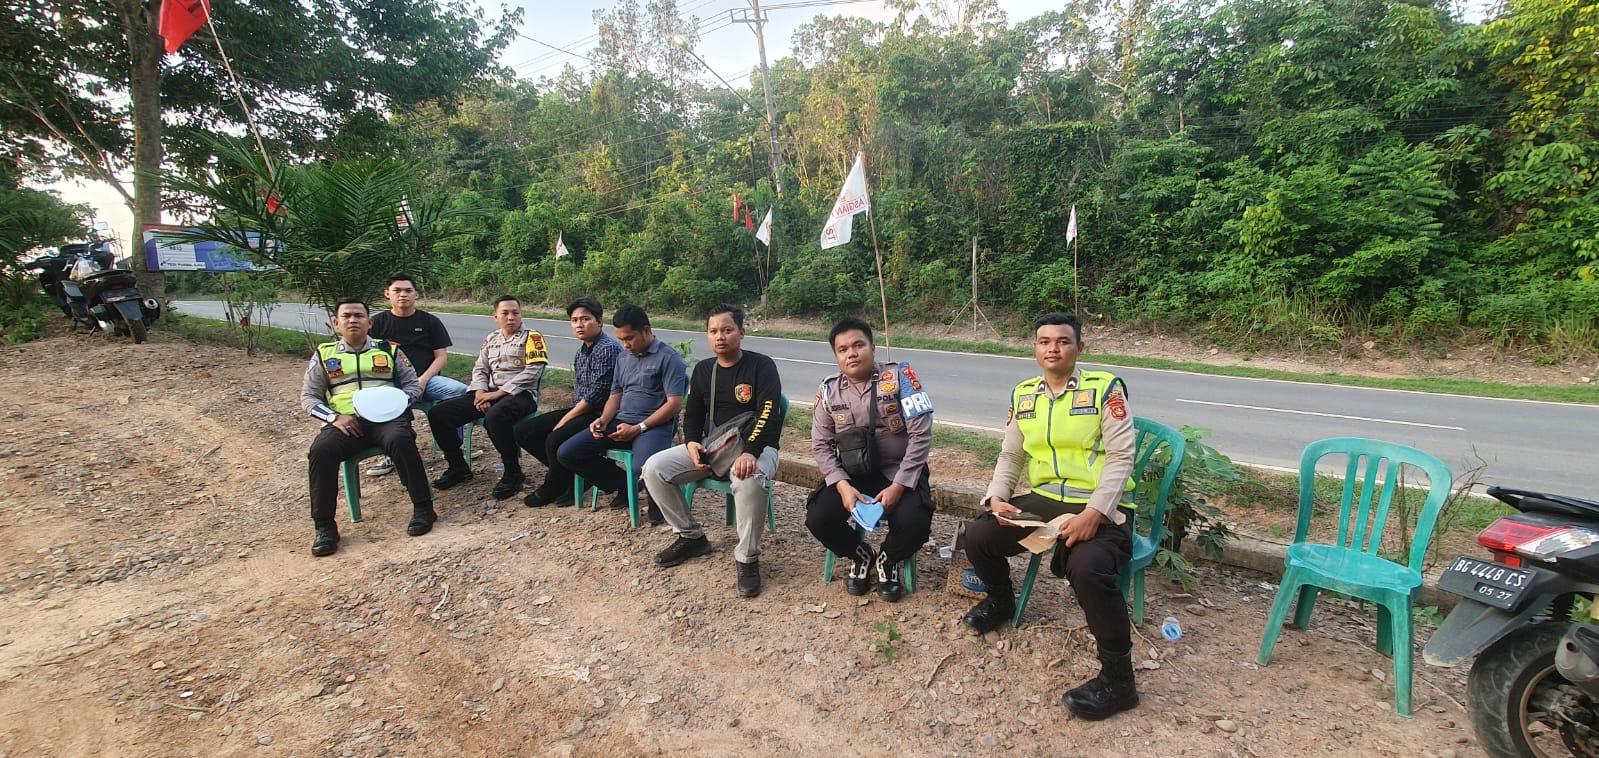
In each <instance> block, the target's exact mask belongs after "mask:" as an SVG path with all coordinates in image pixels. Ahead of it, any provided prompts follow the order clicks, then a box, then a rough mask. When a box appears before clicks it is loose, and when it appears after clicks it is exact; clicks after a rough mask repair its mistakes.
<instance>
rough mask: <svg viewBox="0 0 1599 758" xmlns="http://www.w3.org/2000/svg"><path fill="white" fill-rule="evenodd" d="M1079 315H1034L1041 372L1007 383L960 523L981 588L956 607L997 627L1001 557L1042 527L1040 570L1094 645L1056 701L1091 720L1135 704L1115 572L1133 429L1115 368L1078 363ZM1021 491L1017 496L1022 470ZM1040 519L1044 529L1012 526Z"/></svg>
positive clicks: (1126, 512)
mask: <svg viewBox="0 0 1599 758" xmlns="http://www.w3.org/2000/svg"><path fill="white" fill-rule="evenodd" d="M1082 335H1083V332H1082V324H1081V323H1079V322H1078V320H1077V317H1076V316H1074V315H1072V314H1069V313H1049V314H1045V315H1043V316H1040V317H1039V318H1038V320H1037V321H1036V322H1034V324H1033V357H1034V358H1035V359H1036V360H1037V361H1038V365H1039V367H1041V368H1042V369H1043V370H1044V373H1043V375H1042V376H1038V377H1034V378H1032V379H1028V380H1027V381H1024V382H1022V383H1021V384H1018V385H1016V387H1015V389H1013V390H1012V391H1011V396H1010V418H1009V419H1008V420H1007V421H1006V423H1005V441H1004V443H1003V445H1002V447H1001V450H1000V454H999V460H998V462H997V463H996V464H995V466H994V477H993V479H992V481H990V482H989V485H988V492H987V494H986V496H985V497H984V499H983V503H984V506H985V508H986V509H987V510H988V513H987V514H985V515H983V516H982V517H980V518H978V519H977V520H975V521H973V522H972V523H971V525H970V526H968V527H967V530H966V554H967V557H968V558H970V559H971V562H972V568H974V569H976V571H977V576H978V578H980V579H982V581H983V585H984V586H985V588H986V589H987V592H988V597H986V598H984V599H983V601H982V602H980V603H978V604H977V606H976V607H974V608H972V610H971V611H970V612H969V613H967V614H966V619H965V622H966V625H967V626H968V627H971V628H972V630H974V631H975V632H977V633H983V632H988V631H992V630H994V629H998V628H999V627H1000V626H1002V625H1004V624H1005V622H1007V621H1009V620H1010V619H1011V617H1012V616H1014V615H1015V613H1016V600H1015V593H1014V591H1013V590H1012V588H1011V579H1010V563H1009V561H1008V558H1009V557H1010V556H1013V555H1016V554H1018V553H1020V552H1022V551H1023V550H1024V549H1026V548H1024V547H1023V546H1022V545H1021V544H1019V543H1020V541H1021V540H1022V539H1024V538H1027V537H1029V536H1032V535H1033V533H1034V531H1035V530H1039V531H1043V532H1044V534H1043V535H1040V536H1049V535H1050V531H1051V530H1052V529H1057V530H1058V533H1055V534H1053V535H1052V536H1053V537H1054V538H1055V539H1056V540H1057V542H1056V543H1055V546H1054V549H1055V558H1054V560H1053V561H1052V563H1051V569H1052V570H1053V571H1054V572H1055V573H1056V575H1057V576H1061V575H1063V576H1065V577H1066V578H1067V579H1068V580H1069V581H1070V582H1071V586H1072V590H1073V591H1074V592H1076V594H1077V602H1078V603H1079V604H1080V605H1081V606H1082V609H1083V616H1084V618H1085V619H1086V620H1087V622H1088V630H1089V632H1090V633H1092V634H1093V635H1094V641H1095V642H1096V643H1098V647H1099V663H1100V671H1099V675H1098V676H1096V677H1094V678H1093V679H1091V680H1089V681H1088V682H1085V683H1084V684H1082V685H1081V686H1078V687H1076V688H1074V689H1072V690H1070V691H1068V692H1067V693H1066V694H1065V695H1064V696H1063V697H1062V698H1061V701H1062V702H1063V703H1064V704H1065V706H1066V707H1067V708H1068V709H1069V710H1070V711H1071V712H1072V713H1073V714H1075V715H1076V716H1077V717H1079V718H1083V719H1088V720H1096V719H1103V718H1106V717H1108V716H1112V715H1115V714H1117V713H1120V712H1122V711H1125V710H1128V709H1130V708H1133V707H1135V706H1137V705H1138V691H1137V689H1135V687H1134V683H1133V659H1132V649H1133V643H1132V626H1131V624H1130V623H1129V622H1128V619H1127V603H1126V602H1125V601H1124V600H1123V599H1122V594H1121V591H1120V590H1119V589H1117V587H1116V575H1117V572H1118V571H1119V570H1120V569H1121V567H1122V566H1124V565H1126V563H1127V561H1128V560H1129V559H1130V558H1131V557H1132V528H1133V504H1132V503H1130V502H1123V500H1122V498H1123V496H1124V495H1125V494H1126V493H1127V492H1129V491H1130V490H1131V489H1132V487H1133V481H1132V472H1133V464H1134V447H1135V445H1136V443H1137V432H1136V431H1135V430H1134V428H1133V416H1132V412H1131V411H1129V410H1128V408H1127V390H1126V387H1125V386H1124V385H1123V383H1122V380H1121V379H1120V378H1118V377H1117V376H1116V375H1114V374H1111V373H1109V372H1104V371H1086V370H1081V369H1078V368H1077V356H1078V354H1079V353H1080V352H1081V351H1082V347H1083V343H1082ZM1024 468H1025V470H1026V474H1027V481H1028V482H1029V483H1030V484H1031V487H1032V491H1031V492H1029V493H1026V494H1022V495H1016V494H1015V492H1016V484H1017V480H1018V479H1019V478H1020V476H1021V474H1022V472H1023V469H1024ZM1012 519H1015V520H1018V521H1042V522H1046V523H1051V524H1052V526H1051V527H1033V528H1029V527H1024V526H1017V525H1016V524H1015V523H1014V522H1013V521H1012Z"/></svg>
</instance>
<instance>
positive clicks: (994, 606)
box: [962, 585, 1016, 634]
mask: <svg viewBox="0 0 1599 758" xmlns="http://www.w3.org/2000/svg"><path fill="white" fill-rule="evenodd" d="M1015 616H1016V596H1015V595H1013V594H1011V588H1010V585H1005V586H1003V587H998V586H995V587H989V588H988V596H987V597H985V598H983V599H982V601H981V602H979V603H978V604H977V605H974V606H972V609H971V610H970V611H967V612H966V618H965V619H962V621H963V622H964V623H965V624H966V628H968V629H970V630H972V631H973V632H974V633H976V634H987V633H988V632H992V631H994V630H995V629H998V628H1000V627H1002V626H1004V625H1006V624H1008V623H1010V622H1011V619H1013V618H1015Z"/></svg>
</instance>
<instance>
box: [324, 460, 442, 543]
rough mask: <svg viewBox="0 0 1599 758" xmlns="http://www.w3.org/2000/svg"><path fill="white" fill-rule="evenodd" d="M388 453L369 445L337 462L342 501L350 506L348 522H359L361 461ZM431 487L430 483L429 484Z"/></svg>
mask: <svg viewBox="0 0 1599 758" xmlns="http://www.w3.org/2000/svg"><path fill="white" fill-rule="evenodd" d="M383 455H388V453H385V452H383V448H381V447H369V448H367V449H365V450H362V451H361V452H359V453H356V454H355V456H354V457H352V458H346V459H344V462H343V463H340V464H339V474H340V476H341V478H343V479H344V503H345V505H347V506H349V508H350V523H352V524H359V523H361V471H360V468H361V461H364V460H366V459H368V458H376V457H378V456H383ZM429 488H430V489H431V485H429Z"/></svg>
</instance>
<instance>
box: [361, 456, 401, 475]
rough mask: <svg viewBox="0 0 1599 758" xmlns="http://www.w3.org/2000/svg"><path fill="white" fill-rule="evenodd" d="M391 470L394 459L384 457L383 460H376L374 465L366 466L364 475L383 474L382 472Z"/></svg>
mask: <svg viewBox="0 0 1599 758" xmlns="http://www.w3.org/2000/svg"><path fill="white" fill-rule="evenodd" d="M393 470H394V461H391V460H389V459H388V458H384V459H383V460H381V461H378V462H377V464H376V465H374V466H372V467H371V468H368V469H367V470H366V475H367V476H383V475H384V474H387V473H389V472H390V471H393Z"/></svg>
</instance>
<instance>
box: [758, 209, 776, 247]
mask: <svg viewBox="0 0 1599 758" xmlns="http://www.w3.org/2000/svg"><path fill="white" fill-rule="evenodd" d="M775 207H776V206H773V208H775ZM755 239H758V240H760V241H761V244H763V245H765V246H767V247H771V246H772V208H767V209H766V218H763V219H761V225H760V226H758V227H755Z"/></svg>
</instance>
